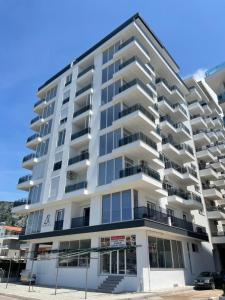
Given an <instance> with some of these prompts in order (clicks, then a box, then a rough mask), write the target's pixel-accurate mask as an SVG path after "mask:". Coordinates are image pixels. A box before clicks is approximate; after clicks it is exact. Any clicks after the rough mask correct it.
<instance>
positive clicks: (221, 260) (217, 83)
mask: <svg viewBox="0 0 225 300" xmlns="http://www.w3.org/2000/svg"><path fill="white" fill-rule="evenodd" d="M205 84H206V86H207V87H208V90H209V91H210V92H211V94H213V95H214V96H215V97H216V101H218V104H219V105H220V107H221V109H222V111H223V115H224V112H225V105H224V103H225V64H224V63H222V64H220V65H218V66H216V67H215V68H212V69H210V70H208V71H207V72H206V77H205ZM223 124H224V118H223ZM221 131H222V132H223V133H224V126H222V129H221ZM220 135H221V136H222V134H220ZM221 139H222V140H221V145H220V147H221V149H220V150H221V151H222V149H223V147H225V145H224V136H223V137H221ZM218 158H219V161H220V162H224V161H225V156H224V155H223V153H222V155H220V156H219V157H218ZM221 173H222V176H221V177H220V178H219V180H217V181H216V182H217V185H216V187H217V188H219V189H220V194H219V195H218V196H217V197H216V200H217V201H215V202H217V203H218V205H219V206H220V211H216V212H214V213H213V214H214V224H213V228H212V230H211V234H212V243H213V247H214V251H215V263H216V268H217V269H218V270H221V269H222V270H224V269H225V254H224V253H225V212H224V209H223V208H224V204H225V202H224V198H225V175H224V170H221Z"/></svg>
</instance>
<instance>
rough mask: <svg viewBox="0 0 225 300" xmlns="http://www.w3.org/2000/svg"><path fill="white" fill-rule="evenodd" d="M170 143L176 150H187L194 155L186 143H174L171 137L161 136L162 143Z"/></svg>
mask: <svg viewBox="0 0 225 300" xmlns="http://www.w3.org/2000/svg"><path fill="white" fill-rule="evenodd" d="M167 143H169V144H171V145H172V146H174V147H175V148H176V149H177V150H186V151H188V152H189V153H190V154H192V155H194V151H193V149H192V148H191V147H190V146H189V145H187V144H176V143H175V141H174V140H173V139H171V138H163V139H162V144H163V145H164V144H167Z"/></svg>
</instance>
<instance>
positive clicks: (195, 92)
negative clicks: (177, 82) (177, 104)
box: [188, 86, 202, 101]
mask: <svg viewBox="0 0 225 300" xmlns="http://www.w3.org/2000/svg"><path fill="white" fill-rule="evenodd" d="M188 99H189V100H190V101H193V100H195V99H198V100H201V99H202V97H201V95H200V93H199V92H198V90H197V88H196V87H194V86H192V87H190V88H189V95H188Z"/></svg>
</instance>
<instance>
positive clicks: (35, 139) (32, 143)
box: [26, 133, 42, 150]
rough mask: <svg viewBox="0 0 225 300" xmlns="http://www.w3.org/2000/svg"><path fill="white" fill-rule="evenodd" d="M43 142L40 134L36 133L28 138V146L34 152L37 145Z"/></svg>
mask: <svg viewBox="0 0 225 300" xmlns="http://www.w3.org/2000/svg"><path fill="white" fill-rule="evenodd" d="M41 141H42V138H41V137H40V135H39V134H38V133H35V134H33V135H31V136H29V137H28V139H27V143H26V146H27V147H28V148H30V149H32V150H34V149H36V147H37V145H38V144H39V143H40V142H41Z"/></svg>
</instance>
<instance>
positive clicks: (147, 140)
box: [119, 132, 157, 150]
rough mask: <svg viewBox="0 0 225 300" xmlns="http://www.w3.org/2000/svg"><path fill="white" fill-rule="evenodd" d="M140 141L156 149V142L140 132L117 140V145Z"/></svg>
mask: <svg viewBox="0 0 225 300" xmlns="http://www.w3.org/2000/svg"><path fill="white" fill-rule="evenodd" d="M138 140H140V141H142V142H144V143H145V144H147V145H148V146H150V147H152V148H153V149H155V150H157V144H156V143H155V142H154V141H152V140H151V139H150V138H149V137H147V136H146V135H145V134H143V133H142V132H137V133H133V134H131V135H128V136H126V137H124V138H122V139H120V140H119V147H121V146H124V145H127V144H130V143H133V142H135V141H138Z"/></svg>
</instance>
